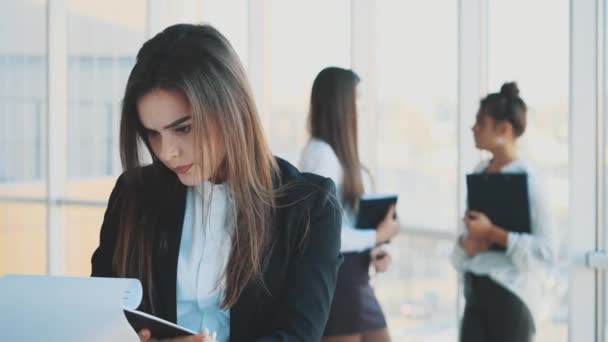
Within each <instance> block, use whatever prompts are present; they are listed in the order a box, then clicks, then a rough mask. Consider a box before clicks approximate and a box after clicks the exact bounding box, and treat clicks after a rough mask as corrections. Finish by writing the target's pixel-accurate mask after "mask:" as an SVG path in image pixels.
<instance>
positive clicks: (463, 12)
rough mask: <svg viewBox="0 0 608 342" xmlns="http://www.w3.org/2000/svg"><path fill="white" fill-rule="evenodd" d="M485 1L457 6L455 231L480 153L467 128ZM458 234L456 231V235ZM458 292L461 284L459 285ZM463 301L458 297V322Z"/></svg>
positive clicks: (482, 50) (474, 103)
mask: <svg viewBox="0 0 608 342" xmlns="http://www.w3.org/2000/svg"><path fill="white" fill-rule="evenodd" d="M487 1H488V0H460V1H459V3H458V114H457V115H458V119H457V123H458V128H457V134H458V138H457V141H458V168H457V172H458V177H457V180H458V187H457V193H456V198H455V201H456V202H457V210H458V211H457V215H456V217H457V218H458V219H457V221H456V222H454V226H455V229H458V227H460V226H461V220H460V217H461V216H462V215H463V213H464V211H465V210H466V182H465V179H466V174H467V173H469V172H471V170H473V167H474V166H475V163H476V162H477V161H478V160H479V153H478V152H477V150H476V149H475V146H474V145H473V139H471V131H470V127H471V125H472V124H473V122H474V121H475V115H476V113H477V109H478V106H479V99H480V98H481V97H482V96H483V95H484V94H485V93H486V92H487V79H488V70H487V69H488V67H487V66H488V61H487V56H488V51H487V50H488V41H487V37H488V19H487V16H488V12H487V8H488V5H487ZM456 233H457V234H459V232H456ZM458 286H459V292H458V293H460V292H461V291H460V290H461V289H460V287H461V284H460V282H458ZM463 304H464V303H463V302H462V300H461V296H460V295H458V297H457V305H456V307H457V312H456V317H457V321H458V320H460V313H461V312H462V308H463Z"/></svg>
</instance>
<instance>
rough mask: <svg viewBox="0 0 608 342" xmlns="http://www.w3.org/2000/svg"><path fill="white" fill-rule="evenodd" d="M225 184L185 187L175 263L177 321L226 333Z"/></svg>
mask: <svg viewBox="0 0 608 342" xmlns="http://www.w3.org/2000/svg"><path fill="white" fill-rule="evenodd" d="M229 203H230V200H229V196H228V195H227V192H226V188H225V185H223V184H219V185H218V184H212V183H210V182H205V183H203V184H202V185H200V186H196V187H189V188H188V191H187V199H186V212H185V214H184V224H183V228H182V237H181V244H180V249H179V257H178V267H177V292H176V297H177V324H179V325H181V326H183V327H186V328H188V329H191V330H194V331H197V332H198V331H201V330H203V329H205V328H206V329H208V330H209V331H210V332H216V333H217V341H218V342H219V341H228V339H229V337H230V310H221V309H220V303H221V301H222V298H223V293H224V281H223V277H222V273H223V272H224V269H225V267H226V262H227V260H228V256H229V255H230V248H231V233H232V232H231V228H229V227H230V225H229V224H228V220H227V217H228V215H227V213H228V210H229V207H230V205H229Z"/></svg>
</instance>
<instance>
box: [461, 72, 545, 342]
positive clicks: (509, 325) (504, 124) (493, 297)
mask: <svg viewBox="0 0 608 342" xmlns="http://www.w3.org/2000/svg"><path fill="white" fill-rule="evenodd" d="M526 115H527V107H526V104H525V102H524V101H523V100H522V98H521V97H520V96H519V89H518V88H517V85H516V84H515V83H505V84H504V85H503V86H502V88H501V90H500V92H499V93H492V94H489V95H487V96H486V97H485V98H483V99H482V100H481V103H480V106H479V111H478V112H477V118H476V121H475V125H474V126H473V128H472V131H473V136H474V139H475V145H476V147H477V148H478V149H481V150H485V151H488V152H490V153H491V155H492V158H491V159H490V160H483V161H481V162H480V163H479V165H477V167H476V168H475V170H474V173H488V174H491V173H524V174H526V175H527V183H528V197H529V198H528V199H529V201H528V202H529V209H530V210H529V211H530V228H531V229H530V230H531V233H515V232H509V231H507V230H505V229H503V228H502V227H499V226H497V225H495V224H494V223H492V222H491V221H490V219H489V218H488V217H487V216H486V215H484V214H483V213H481V212H476V211H467V213H466V215H465V217H464V219H463V221H464V225H465V227H466V229H465V230H464V232H463V233H462V234H461V235H460V236H459V237H458V240H457V242H456V244H455V246H454V250H453V252H452V255H451V261H452V264H453V265H454V267H455V268H456V270H457V271H459V272H460V273H461V274H462V275H463V278H464V294H465V300H466V304H465V309H464V315H463V318H462V322H461V330H460V341H461V342H502V341H504V342H527V341H532V340H533V338H534V335H535V329H536V328H535V322H534V313H535V311H537V309H538V307H539V304H540V303H539V302H538V299H539V298H540V297H541V295H542V292H543V283H544V281H543V277H544V276H545V275H546V274H548V273H547V271H548V270H549V269H551V268H552V267H553V266H554V264H555V262H556V255H557V251H556V232H555V231H554V230H555V227H554V225H553V224H552V222H551V216H550V215H549V212H548V208H547V197H546V196H545V194H544V187H543V186H542V181H541V179H540V177H539V176H538V174H537V173H536V171H535V170H534V169H533V168H532V167H531V166H530V165H529V164H528V163H527V162H526V161H525V160H523V159H522V158H521V157H520V156H519V154H518V149H517V144H516V141H517V139H518V138H519V137H521V136H522V134H523V133H524V132H525V130H526V121H527V120H526ZM495 195H496V196H501V194H500V193H497V194H495ZM492 245H498V246H500V247H503V248H504V249H505V250H504V251H499V250H494V249H490V246H492Z"/></svg>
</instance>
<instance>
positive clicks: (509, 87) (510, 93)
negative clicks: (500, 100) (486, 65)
mask: <svg viewBox="0 0 608 342" xmlns="http://www.w3.org/2000/svg"><path fill="white" fill-rule="evenodd" d="M500 94H502V95H505V96H507V97H508V98H518V97H519V88H517V83H515V82H508V83H505V84H503V85H502V87H501V88H500Z"/></svg>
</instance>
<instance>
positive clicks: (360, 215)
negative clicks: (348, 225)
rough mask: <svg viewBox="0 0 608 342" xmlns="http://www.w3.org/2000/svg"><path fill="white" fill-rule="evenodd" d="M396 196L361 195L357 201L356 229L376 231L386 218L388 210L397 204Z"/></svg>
mask: <svg viewBox="0 0 608 342" xmlns="http://www.w3.org/2000/svg"><path fill="white" fill-rule="evenodd" d="M397 197H398V196H397V195H396V194H373V195H363V196H361V199H360V200H359V211H358V212H357V223H356V224H355V227H356V228H360V229H376V227H378V225H379V224H380V222H382V220H383V219H384V217H385V216H386V213H387V212H388V209H389V208H390V207H391V206H392V205H395V204H397Z"/></svg>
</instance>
